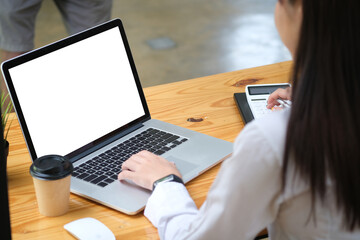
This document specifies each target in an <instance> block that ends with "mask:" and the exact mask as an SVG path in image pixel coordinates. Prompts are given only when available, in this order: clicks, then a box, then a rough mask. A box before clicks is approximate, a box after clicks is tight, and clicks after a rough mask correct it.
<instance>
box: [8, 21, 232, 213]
mask: <svg viewBox="0 0 360 240" xmlns="http://www.w3.org/2000/svg"><path fill="white" fill-rule="evenodd" d="M2 71H3V75H4V79H5V81H6V84H7V87H8V90H9V92H10V95H11V98H12V101H13V103H14V107H15V111H16V113H17V116H18V119H19V122H20V125H21V128H22V131H23V134H24V137H25V141H26V144H27V147H28V150H29V152H30V155H31V158H32V160H34V159H36V158H37V157H40V156H43V155H47V154H59V155H63V156H66V157H68V158H69V159H70V160H71V161H72V162H73V165H74V167H75V171H74V174H73V176H72V179H71V191H72V192H73V193H75V194H78V195H80V196H83V197H85V198H88V199H91V200H93V201H96V202H98V203H101V204H103V205H106V206H108V207H111V208H114V209H116V210H119V211H121V212H124V213H126V214H136V213H138V212H140V211H141V210H142V209H143V208H144V207H145V204H146V201H147V199H148V197H149V196H150V194H151V193H150V192H149V191H148V190H145V189H142V188H140V187H137V186H136V185H135V184H133V183H132V182H130V181H122V182H120V181H118V180H117V174H118V173H119V171H120V169H121V164H122V162H123V161H124V160H126V159H127V158H128V157H129V156H131V155H132V154H134V153H136V152H138V151H140V150H144V149H146V150H149V151H151V152H153V153H155V154H158V155H161V156H163V157H165V158H166V159H168V160H169V161H173V162H175V164H176V166H177V167H178V168H179V170H180V172H181V174H182V176H183V179H184V182H188V181H190V180H191V179H193V178H195V177H196V176H198V175H199V174H201V173H203V172H204V171H206V170H207V169H209V168H211V167H212V166H214V165H216V164H217V163H219V162H220V161H222V160H224V159H225V158H226V157H228V156H229V155H230V154H231V152H232V143H230V142H227V141H224V140H220V139H217V138H214V137H211V136H208V135H204V134H201V133H198V132H195V131H192V130H189V129H186V128H182V127H179V126H175V125H172V124H169V123H166V122H163V121H159V120H156V119H152V118H151V116H150V112H149V109H148V106H147V103H146V99H145V96H144V93H143V90H142V87H141V84H140V80H139V76H138V74H137V71H136V68H135V63H134V60H133V58H132V55H131V52H130V48H129V44H128V42H127V38H126V36H125V31H124V28H123V25H122V22H121V20H120V19H114V20H111V21H109V22H106V23H104V24H101V25H99V26H96V27H94V28H91V29H88V30H86V31H83V32H81V33H79V34H76V35H73V36H70V37H68V38H65V39H63V40H60V41H58V42H55V43H53V44H50V45H47V46H45V47H42V48H40V49H37V50H34V51H31V52H29V53H27V54H24V55H21V56H19V57H17V58H14V59H11V60H9V61H7V62H4V63H3V64H2ZM164 110H165V109H164Z"/></svg>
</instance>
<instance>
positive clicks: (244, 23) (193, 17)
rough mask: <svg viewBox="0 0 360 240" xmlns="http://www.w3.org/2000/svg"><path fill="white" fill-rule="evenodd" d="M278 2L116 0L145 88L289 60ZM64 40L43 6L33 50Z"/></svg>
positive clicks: (49, 8)
mask: <svg viewBox="0 0 360 240" xmlns="http://www.w3.org/2000/svg"><path fill="white" fill-rule="evenodd" d="M276 1H277V0H266V1H265V0H151V1H149V0H121V1H120V0H114V2H113V9H112V18H120V19H122V21H123V24H124V26H125V31H126V33H127V37H128V40H129V44H130V48H131V50H132V53H133V56H134V60H135V64H136V67H137V70H138V73H139V76H140V80H141V82H142V85H143V87H148V86H153V85H158V84H163V83H169V82H175V81H180V80H185V79H190V78H196V77H201V76H207V75H211V74H216V73H222V72H228V71H234V70H239V69H244V68H249V67H255V66H261V65H266V64H271V63H275V62H281V61H285V60H289V59H290V54H289V52H288V51H287V49H286V48H285V47H284V46H283V44H282V43H281V40H280V38H279V36H278V33H277V31H276V28H275V24H274V7H275V3H276ZM66 36H67V33H66V30H65V27H64V24H63V22H62V19H61V16H60V13H59V11H58V9H57V8H56V6H55V4H54V3H53V1H43V4H42V7H41V9H40V11H39V14H38V17H37V21H36V29H35V47H36V48H38V47H41V46H43V45H46V44H49V43H51V42H54V41H56V40H59V39H61V38H64V37H66Z"/></svg>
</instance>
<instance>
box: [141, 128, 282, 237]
mask: <svg viewBox="0 0 360 240" xmlns="http://www.w3.org/2000/svg"><path fill="white" fill-rule="evenodd" d="M271 145H272V144H270V142H269V140H268V139H267V138H266V137H265V135H264V134H263V132H262V131H261V129H260V128H259V127H258V126H257V124H254V123H250V124H248V125H247V126H246V127H245V128H244V130H243V131H242V132H241V134H240V135H239V136H238V138H237V139H236V141H235V144H234V152H233V155H232V156H231V157H230V158H229V159H227V160H225V161H224V163H223V164H222V166H221V169H220V171H219V174H218V176H217V177H216V179H215V181H214V184H213V185H212V187H211V189H210V191H209V193H208V196H207V199H206V201H205V202H204V204H203V205H202V206H201V208H200V210H198V209H197V208H196V206H195V204H194V202H193V200H192V199H191V197H190V196H189V194H188V192H187V191H186V188H185V187H184V186H182V185H181V184H179V183H174V182H170V183H162V184H159V185H158V186H157V188H156V189H155V191H154V193H153V194H152V196H151V197H150V198H149V200H148V203H147V206H146V209H145V216H146V217H147V218H148V219H149V220H150V221H151V222H152V223H153V224H154V226H155V227H157V228H158V231H159V235H160V238H161V239H254V237H255V236H256V234H258V232H259V231H261V230H262V229H264V228H265V227H266V226H267V225H268V224H270V223H271V222H273V221H274V219H275V218H276V215H277V213H278V211H279V206H280V203H281V184H280V183H281V181H280V173H281V166H280V161H279V159H278V156H279V154H276V153H275V151H274V149H272V148H271Z"/></svg>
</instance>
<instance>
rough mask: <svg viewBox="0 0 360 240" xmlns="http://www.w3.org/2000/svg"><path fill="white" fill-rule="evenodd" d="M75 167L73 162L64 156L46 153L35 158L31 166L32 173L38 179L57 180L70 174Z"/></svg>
mask: <svg viewBox="0 0 360 240" xmlns="http://www.w3.org/2000/svg"><path fill="white" fill-rule="evenodd" d="M73 168H74V167H73V165H72V163H71V162H70V161H69V160H68V159H67V158H65V157H63V156H59V155H46V156H43V157H40V158H37V159H35V161H34V162H33V164H32V165H31V166H30V174H31V176H33V177H34V178H38V179H43V180H57V179H61V178H64V177H67V176H68V175H70V174H71V173H72V171H73Z"/></svg>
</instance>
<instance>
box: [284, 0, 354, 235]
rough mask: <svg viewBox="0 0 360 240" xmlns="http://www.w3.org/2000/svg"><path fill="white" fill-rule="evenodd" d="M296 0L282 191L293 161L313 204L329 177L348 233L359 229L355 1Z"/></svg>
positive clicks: (322, 196)
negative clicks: (298, 11)
mask: <svg viewBox="0 0 360 240" xmlns="http://www.w3.org/2000/svg"><path fill="white" fill-rule="evenodd" d="M289 1H290V2H295V1H296V0H289ZM301 1H302V3H301V4H302V11H303V20H302V26H301V30H300V37H299V43H298V48H297V50H296V54H295V59H294V66H293V73H292V86H293V87H292V88H293V92H292V100H293V105H292V109H291V114H290V119H289V125H288V129H287V136H286V145H285V152H284V165H283V169H282V183H283V189H284V188H285V185H286V173H287V171H288V169H289V166H290V164H293V165H294V166H295V169H296V173H298V174H299V176H301V179H304V180H305V182H307V183H308V184H309V186H310V190H311V196H312V207H314V206H315V201H316V200H317V199H319V200H321V201H323V200H324V198H325V194H326V190H327V189H326V181H327V179H331V181H332V182H333V186H334V189H335V190H334V194H335V199H336V204H337V208H338V210H339V212H340V213H343V216H344V227H345V228H346V229H348V230H350V231H353V230H355V229H357V228H360V14H359V12H360V1H353V0H328V1H318V0H301Z"/></svg>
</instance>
